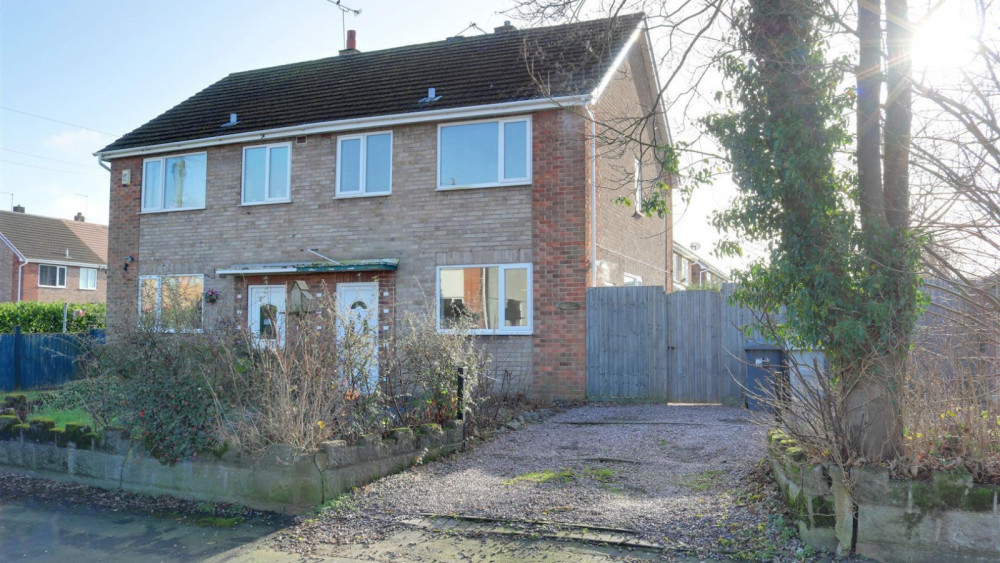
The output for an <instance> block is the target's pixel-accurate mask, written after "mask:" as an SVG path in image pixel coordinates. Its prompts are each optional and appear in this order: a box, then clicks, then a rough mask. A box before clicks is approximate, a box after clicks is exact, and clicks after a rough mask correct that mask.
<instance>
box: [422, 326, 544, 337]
mask: <svg viewBox="0 0 1000 563" xmlns="http://www.w3.org/2000/svg"><path fill="white" fill-rule="evenodd" d="M455 332H456V331H454V330H447V329H440V328H439V329H438V334H455ZM468 333H469V334H472V335H475V336H534V334H535V333H534V331H533V330H529V331H527V332H525V331H518V332H512V331H506V330H484V329H474V330H470V331H469V332H468Z"/></svg>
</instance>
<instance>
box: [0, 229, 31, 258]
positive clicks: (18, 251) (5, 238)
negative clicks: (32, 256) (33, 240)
mask: <svg viewBox="0 0 1000 563" xmlns="http://www.w3.org/2000/svg"><path fill="white" fill-rule="evenodd" d="M0 241H3V243H4V244H6V245H7V246H8V247H9V248H10V249H11V250H12V251H14V254H16V255H17V258H18V259H19V260H20V261H21V263H22V264H27V263H28V259H27V258H25V257H24V254H21V251H20V250H18V249H17V247H16V246H14V243H12V242H10V239H9V238H7V237H5V236H3V233H0Z"/></svg>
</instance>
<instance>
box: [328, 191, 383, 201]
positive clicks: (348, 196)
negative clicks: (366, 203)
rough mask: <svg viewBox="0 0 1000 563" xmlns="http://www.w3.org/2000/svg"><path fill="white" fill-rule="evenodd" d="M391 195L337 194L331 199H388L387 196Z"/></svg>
mask: <svg viewBox="0 0 1000 563" xmlns="http://www.w3.org/2000/svg"><path fill="white" fill-rule="evenodd" d="M391 195H392V192H385V193H375V194H366V193H360V194H337V195H335V196H333V199H361V198H365V197H388V196H391Z"/></svg>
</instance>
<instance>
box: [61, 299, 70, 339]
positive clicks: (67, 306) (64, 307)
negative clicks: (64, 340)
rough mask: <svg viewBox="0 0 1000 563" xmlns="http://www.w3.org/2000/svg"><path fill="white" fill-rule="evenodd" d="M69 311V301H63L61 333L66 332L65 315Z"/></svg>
mask: <svg viewBox="0 0 1000 563" xmlns="http://www.w3.org/2000/svg"><path fill="white" fill-rule="evenodd" d="M68 313H69V303H63V331H62V333H63V334H66V315H67V314H68Z"/></svg>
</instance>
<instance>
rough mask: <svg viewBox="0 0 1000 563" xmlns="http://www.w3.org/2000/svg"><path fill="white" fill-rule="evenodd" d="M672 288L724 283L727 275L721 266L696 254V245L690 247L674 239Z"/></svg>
mask: <svg viewBox="0 0 1000 563" xmlns="http://www.w3.org/2000/svg"><path fill="white" fill-rule="evenodd" d="M673 246H674V267H673V274H674V289H687V288H689V287H704V286H705V285H707V284H717V283H726V282H728V281H729V275H728V274H726V272H725V271H724V270H722V268H719V267H718V266H716V265H715V264H713V263H711V262H709V261H708V260H707V259H705V257H704V256H702V255H700V254H698V253H697V252H696V250H697V249H698V246H697V245H696V244H692V245H691V246H692V248H687V247H685V246H684V245H682V244H680V243H678V242H677V241H674V244H673Z"/></svg>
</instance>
